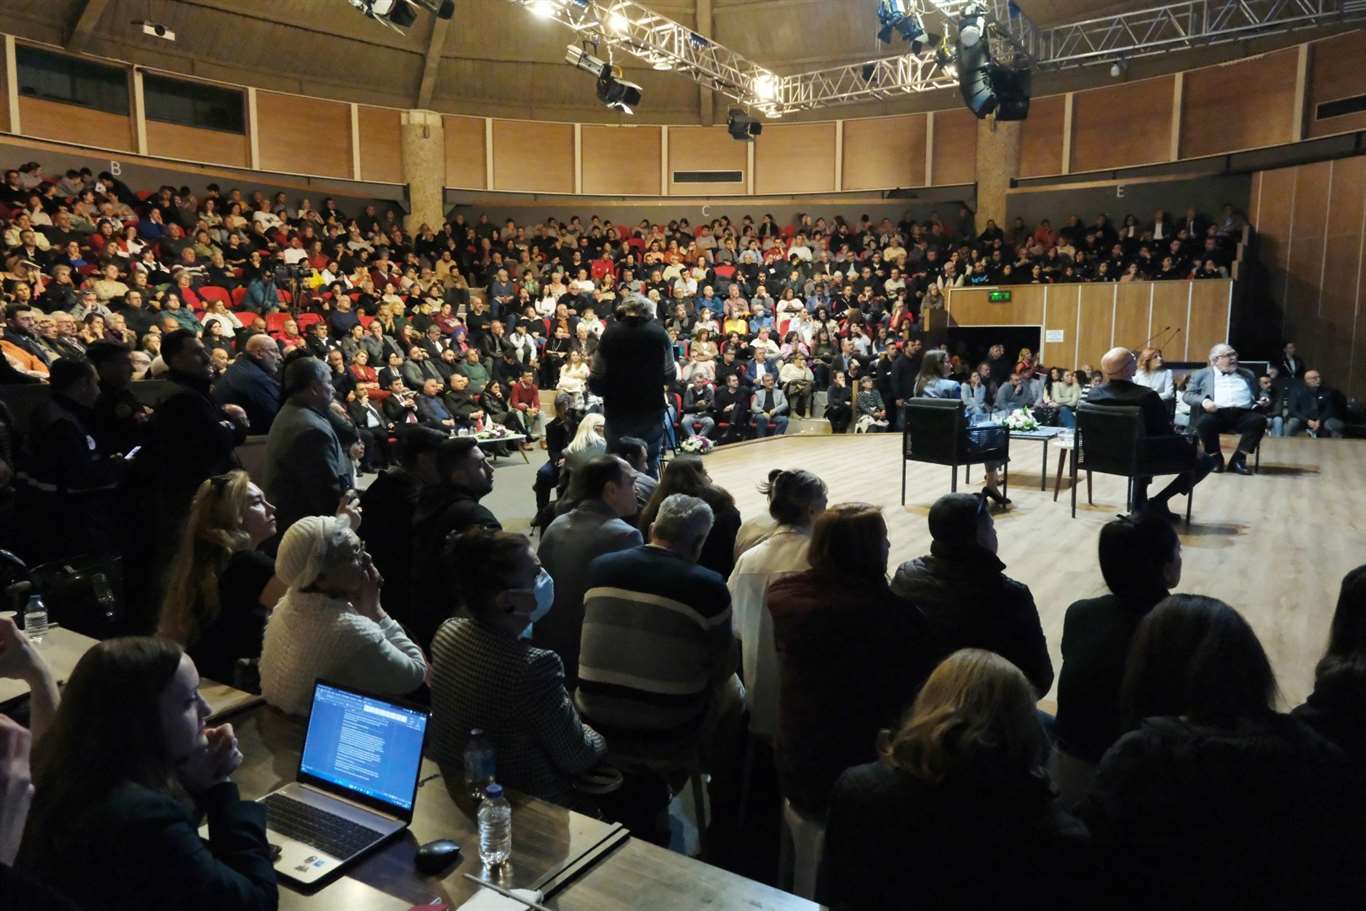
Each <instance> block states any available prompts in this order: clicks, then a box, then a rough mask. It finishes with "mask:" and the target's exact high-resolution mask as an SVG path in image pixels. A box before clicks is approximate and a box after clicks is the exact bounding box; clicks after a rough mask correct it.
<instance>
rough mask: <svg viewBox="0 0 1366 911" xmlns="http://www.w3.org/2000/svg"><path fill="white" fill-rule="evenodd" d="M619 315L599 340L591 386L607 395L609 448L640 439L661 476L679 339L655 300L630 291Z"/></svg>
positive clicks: (604, 397)
mask: <svg viewBox="0 0 1366 911" xmlns="http://www.w3.org/2000/svg"><path fill="white" fill-rule="evenodd" d="M616 316H617V318H616V322H614V323H613V324H612V325H611V326H610V327H609V328H608V329H607V331H606V332H604V333H603V334H602V340H601V341H600V342H599V343H598V350H597V354H596V355H594V357H593V372H592V374H591V375H590V376H589V378H588V388H589V389H591V390H592V391H593V392H594V393H596V394H597V395H600V396H602V400H603V414H604V416H605V417H606V418H607V428H606V429H607V448H608V449H611V448H612V447H613V446H615V445H616V442H617V440H619V439H621V438H622V437H627V436H630V437H639V438H640V439H642V440H644V441H645V444H646V446H647V447H649V455H648V456H647V460H648V463H649V471H650V474H651V475H652V476H656V477H657V476H658V474H659V451H660V449H661V447H662V446H663V443H664V387H665V386H670V385H672V384H673V382H674V378H675V376H676V375H677V367H676V366H675V364H674V357H673V343H672V342H670V341H669V333H667V332H665V331H664V327H663V326H662V325H660V324H659V322H658V321H657V320H656V319H655V305H654V302H653V301H651V300H650V299H649V298H646V297H641V296H640V295H639V294H631V295H627V296H626V297H625V298H624V299H623V300H622V302H621V303H620V304H619V305H618V306H617V311H616Z"/></svg>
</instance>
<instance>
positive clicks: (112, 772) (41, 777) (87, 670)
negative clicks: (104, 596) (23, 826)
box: [23, 636, 183, 856]
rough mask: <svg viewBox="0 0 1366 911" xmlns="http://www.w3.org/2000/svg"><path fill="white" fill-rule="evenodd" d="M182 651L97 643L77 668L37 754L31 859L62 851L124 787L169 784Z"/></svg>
mask: <svg viewBox="0 0 1366 911" xmlns="http://www.w3.org/2000/svg"><path fill="white" fill-rule="evenodd" d="M182 654H183V653H182V652H181V649H180V646H179V645H177V644H176V643H174V642H172V641H170V640H169V639H159V638H153V637H150V636H130V637H126V638H122V639H109V640H106V641H104V642H99V643H96V644H95V645H94V646H93V647H92V648H91V649H90V651H88V652H86V653H85V655H84V656H82V657H81V660H80V661H78V662H77V663H76V668H75V670H73V671H72V672H71V679H70V680H69V681H68V682H67V685H66V688H65V689H64V690H63V692H62V704H61V707H60V708H59V709H58V710H57V715H56V717H55V718H54V719H53V722H52V726H51V728H50V729H49V730H48V732H47V734H45V735H44V736H43V738H42V740H40V741H38V743H37V744H35V746H34V750H33V782H34V786H35V793H34V800H33V811H32V813H31V814H30V815H29V821H28V829H27V832H26V834H25V837H24V841H23V849H24V853H25V854H30V855H31V856H32V855H36V854H37V853H39V852H41V853H44V854H46V853H47V852H49V851H54V850H60V848H61V841H62V835H63V833H65V832H69V831H71V830H72V829H73V828H75V827H77V826H79V825H80V823H81V820H82V819H83V817H84V816H85V814H86V813H88V812H89V810H90V808H91V806H92V805H95V804H97V803H99V802H100V801H101V800H103V799H104V798H105V797H106V796H107V795H108V794H109V792H110V791H112V790H113V789H114V788H115V787H117V786H119V785H120V784H123V783H126V782H131V783H133V784H138V785H142V786H143V787H146V788H150V789H152V790H155V791H163V792H164V791H166V790H168V788H169V787H170V781H171V776H172V772H173V767H172V759H171V757H170V756H168V755H167V751H166V743H165V740H164V738H163V736H162V731H161V694H162V691H163V690H165V688H166V685H167V684H168V683H169V682H170V681H171V678H172V677H174V676H175V673H176V670H177V669H178V668H179V667H180V658H181V655H182Z"/></svg>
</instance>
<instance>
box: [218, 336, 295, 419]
mask: <svg viewBox="0 0 1366 911" xmlns="http://www.w3.org/2000/svg"><path fill="white" fill-rule="evenodd" d="M280 360H281V358H280V346H279V345H276V344H275V340H274V339H272V338H271V337H270V336H268V335H264V334H263V335H253V336H252V337H251V338H249V339H247V343H246V346H245V350H244V352H243V353H242V354H240V355H238V357H237V360H235V361H233V363H232V366H231V367H229V368H228V372H227V373H225V374H223V375H222V376H221V377H219V379H218V382H216V383H214V384H213V397H214V399H215V400H216V401H217V402H218V403H219V404H221V405H240V406H242V408H243V410H245V411H246V413H247V420H248V421H249V422H250V425H251V427H250V432H251V433H256V434H264V433H269V432H270V424H271V422H272V421H274V420H275V413H276V412H277V411H279V410H280V380H279V379H278V374H279V372H280Z"/></svg>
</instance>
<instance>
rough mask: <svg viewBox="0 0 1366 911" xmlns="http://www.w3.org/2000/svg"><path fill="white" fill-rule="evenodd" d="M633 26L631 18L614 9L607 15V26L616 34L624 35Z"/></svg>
mask: <svg viewBox="0 0 1366 911" xmlns="http://www.w3.org/2000/svg"><path fill="white" fill-rule="evenodd" d="M630 27H631V20H629V19H627V18H626V17H625V16H624V15H622V14H621V13H619V12H617V11H616V10H613V11H612V12H611V13H609V14H608V16H607V28H608V30H609V31H611V32H612V33H613V34H615V35H624V34H626V30H627V29H629V28H630Z"/></svg>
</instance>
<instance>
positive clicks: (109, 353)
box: [85, 339, 152, 453]
mask: <svg viewBox="0 0 1366 911" xmlns="http://www.w3.org/2000/svg"><path fill="white" fill-rule="evenodd" d="M85 356H86V359H87V360H89V361H90V363H91V364H93V365H94V366H95V370H96V372H97V373H98V374H99V378H100V397H99V398H98V399H96V400H95V408H94V424H93V427H92V432H93V433H94V435H95V442H96V443H97V444H98V445H99V447H100V451H102V452H108V453H114V452H128V451H129V450H131V449H132V448H133V447H134V446H141V445H142V444H143V443H145V442H146V441H147V434H148V430H149V427H150V425H151V420H152V409H151V408H149V407H147V406H146V405H144V404H143V403H142V402H140V401H138V397H137V396H136V395H134V394H133V390H132V388H131V387H132V384H133V355H132V352H131V351H129V350H128V347H127V346H126V345H124V344H123V343H122V342H115V341H112V340H109V339H100V340H99V341H96V342H91V343H90V347H89V348H87V349H86V351H85Z"/></svg>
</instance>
